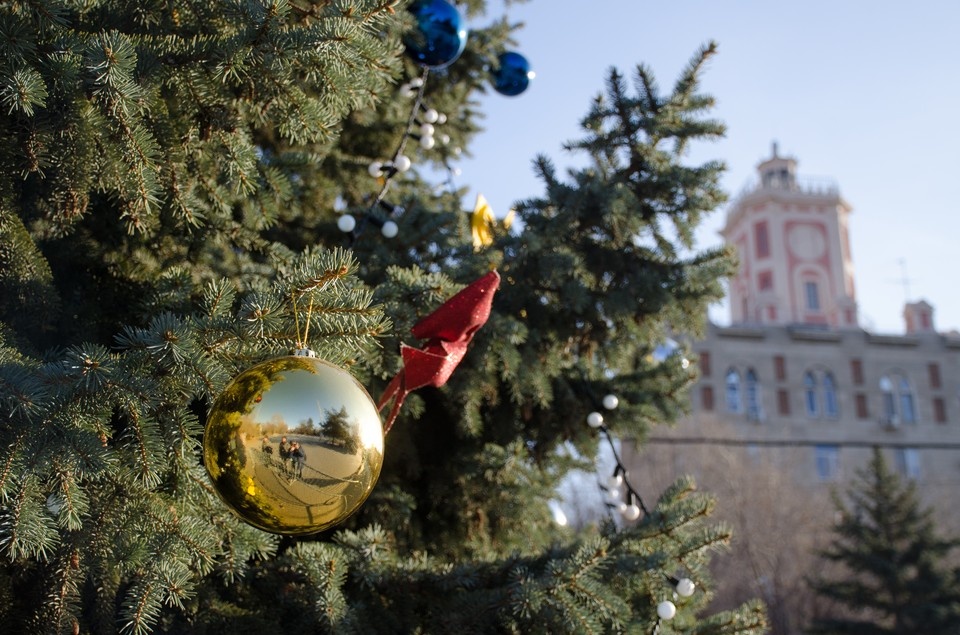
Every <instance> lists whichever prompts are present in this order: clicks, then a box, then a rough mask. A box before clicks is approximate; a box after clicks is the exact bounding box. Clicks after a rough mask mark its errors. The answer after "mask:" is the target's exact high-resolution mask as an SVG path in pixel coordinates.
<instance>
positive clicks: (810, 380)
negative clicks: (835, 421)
mask: <svg viewBox="0 0 960 635" xmlns="http://www.w3.org/2000/svg"><path fill="white" fill-rule="evenodd" d="M803 402H804V404H806V406H807V416H808V417H810V418H811V419H816V418H817V417H818V416H820V405H819V404H818V403H817V402H818V400H817V378H816V377H815V376H814V374H813V373H812V372H810V371H807V374H805V375H804V376H803Z"/></svg>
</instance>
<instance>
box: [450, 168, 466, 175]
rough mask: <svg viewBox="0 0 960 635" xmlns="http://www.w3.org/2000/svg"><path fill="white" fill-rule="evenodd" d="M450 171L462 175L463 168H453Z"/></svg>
mask: <svg viewBox="0 0 960 635" xmlns="http://www.w3.org/2000/svg"><path fill="white" fill-rule="evenodd" d="M450 173H451V174H453V175H454V176H460V175H461V174H463V170H461V169H460V168H453V169H452V170H450Z"/></svg>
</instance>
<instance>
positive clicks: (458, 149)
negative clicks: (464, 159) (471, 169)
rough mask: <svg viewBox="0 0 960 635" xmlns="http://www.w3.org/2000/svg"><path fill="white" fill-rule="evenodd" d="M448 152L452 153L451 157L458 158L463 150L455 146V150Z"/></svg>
mask: <svg viewBox="0 0 960 635" xmlns="http://www.w3.org/2000/svg"><path fill="white" fill-rule="evenodd" d="M450 152H453V156H455V157H458V156H460V153H461V152H463V150H462V149H461V148H460V147H459V146H457V147H456V148H454V149H453V150H451V151H450Z"/></svg>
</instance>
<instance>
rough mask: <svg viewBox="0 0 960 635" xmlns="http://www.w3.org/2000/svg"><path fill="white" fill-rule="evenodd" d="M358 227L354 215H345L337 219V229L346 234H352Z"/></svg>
mask: <svg viewBox="0 0 960 635" xmlns="http://www.w3.org/2000/svg"><path fill="white" fill-rule="evenodd" d="M356 226H357V219H356V218H354V217H353V215H352V214H344V215H343V216H341V217H340V218H338V219H337V227H339V228H340V231H342V232H344V233H345V234H346V233H350V232H352V231H353V230H354V228H355V227H356Z"/></svg>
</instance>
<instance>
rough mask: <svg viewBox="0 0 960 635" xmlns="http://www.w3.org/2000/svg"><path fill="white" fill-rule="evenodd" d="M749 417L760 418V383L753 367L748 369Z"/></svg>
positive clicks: (757, 419) (754, 419) (755, 419)
mask: <svg viewBox="0 0 960 635" xmlns="http://www.w3.org/2000/svg"><path fill="white" fill-rule="evenodd" d="M747 417H749V418H750V419H751V420H753V421H759V420H760V383H759V382H758V381H757V374H756V373H755V372H754V371H753V369H752V368H751V369H749V370H748V371H747Z"/></svg>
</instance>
